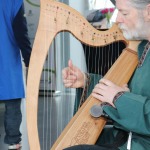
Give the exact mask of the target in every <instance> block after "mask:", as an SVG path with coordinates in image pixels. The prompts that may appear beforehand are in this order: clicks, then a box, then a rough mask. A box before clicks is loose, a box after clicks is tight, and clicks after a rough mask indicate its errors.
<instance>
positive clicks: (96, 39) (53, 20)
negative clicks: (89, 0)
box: [39, 0, 128, 46]
mask: <svg viewBox="0 0 150 150" xmlns="http://www.w3.org/2000/svg"><path fill="white" fill-rule="evenodd" d="M43 27H44V30H46V31H50V32H53V33H55V35H56V34H57V33H59V32H61V31H68V32H70V33H72V34H73V35H74V36H75V37H76V38H77V39H78V40H80V41H81V42H82V43H85V44H87V45H90V46H104V45H108V44H111V43H113V42H115V41H124V42H125V44H127V43H128V42H127V41H126V40H125V38H124V37H123V35H122V33H121V31H120V30H119V29H118V26H117V25H116V24H115V25H113V27H112V28H111V29H109V30H106V31H98V30H97V29H95V28H94V27H93V26H92V25H91V24H89V22H88V21H87V20H86V19H85V18H84V17H83V16H81V14H80V13H79V12H77V11H76V10H74V9H73V8H71V7H69V6H67V5H65V4H63V3H60V2H56V1H53V0H51V1H49V0H42V3H41V13H40V21H39V29H41V30H42V29H43ZM55 35H54V36H55Z"/></svg>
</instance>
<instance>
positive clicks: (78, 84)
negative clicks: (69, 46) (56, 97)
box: [62, 60, 85, 88]
mask: <svg viewBox="0 0 150 150" xmlns="http://www.w3.org/2000/svg"><path fill="white" fill-rule="evenodd" d="M84 76H85V75H84V73H83V72H82V71H81V70H80V69H79V68H78V67H76V66H74V65H73V63H72V61H71V60H69V61H68V67H66V68H64V69H63V70H62V78H63V83H64V86H65V87H68V88H69V87H70V88H83V87H84Z"/></svg>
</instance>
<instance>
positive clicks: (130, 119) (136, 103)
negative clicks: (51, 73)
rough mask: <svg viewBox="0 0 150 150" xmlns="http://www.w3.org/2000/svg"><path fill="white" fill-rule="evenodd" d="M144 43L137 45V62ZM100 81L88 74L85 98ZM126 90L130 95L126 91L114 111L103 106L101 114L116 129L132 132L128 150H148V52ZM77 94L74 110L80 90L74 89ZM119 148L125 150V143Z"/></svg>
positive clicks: (149, 142)
mask: <svg viewBox="0 0 150 150" xmlns="http://www.w3.org/2000/svg"><path fill="white" fill-rule="evenodd" d="M146 44H147V41H142V42H141V43H140V44H139V47H138V58H139V59H140V58H141V55H142V53H143V51H144V47H145V45H146ZM149 50H150V48H149ZM100 78H101V76H99V75H93V74H91V82H90V85H89V88H88V91H87V97H88V96H89V95H90V93H91V91H92V89H93V88H94V86H95V84H96V83H98V81H99V79H100ZM129 88H130V92H125V93H124V94H123V95H122V96H120V97H119V98H118V99H117V101H116V102H115V106H116V108H113V107H111V106H108V105H106V106H105V107H104V111H105V112H106V113H107V114H108V115H109V117H110V118H111V119H112V120H114V126H115V127H116V128H120V129H123V130H125V131H127V132H132V143H131V150H150V51H148V53H147V55H146V57H145V60H144V62H143V64H142V66H140V67H137V68H136V70H135V72H134V74H133V76H132V78H131V80H130V82H129ZM77 94H78V96H77V98H76V101H75V111H77V109H78V105H79V100H80V98H79V97H80V96H81V94H82V89H77ZM119 149H120V150H126V149H127V142H126V143H125V144H124V145H123V146H121V147H120V148H119Z"/></svg>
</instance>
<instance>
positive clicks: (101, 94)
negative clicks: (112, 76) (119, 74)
mask: <svg viewBox="0 0 150 150" xmlns="http://www.w3.org/2000/svg"><path fill="white" fill-rule="evenodd" d="M121 91H130V90H129V88H128V87H127V84H125V85H124V86H122V87H120V86H118V85H116V84H114V83H113V82H111V81H109V80H107V79H101V80H100V81H99V83H98V84H97V85H96V86H95V88H94V89H93V91H92V96H93V97H95V98H96V99H98V100H100V101H102V102H107V103H109V104H110V105H112V106H113V107H114V104H113V99H114V97H115V95H116V94H117V93H118V92H121Z"/></svg>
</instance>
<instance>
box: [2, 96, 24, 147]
mask: <svg viewBox="0 0 150 150" xmlns="http://www.w3.org/2000/svg"><path fill="white" fill-rule="evenodd" d="M4 103H5V114H4V128H5V133H6V135H5V138H4V142H5V143H6V144H17V143H19V142H20V141H21V135H22V134H21V133H20V124H21V121H22V114H21V99H20V98H19V99H13V100H5V101H4Z"/></svg>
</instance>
